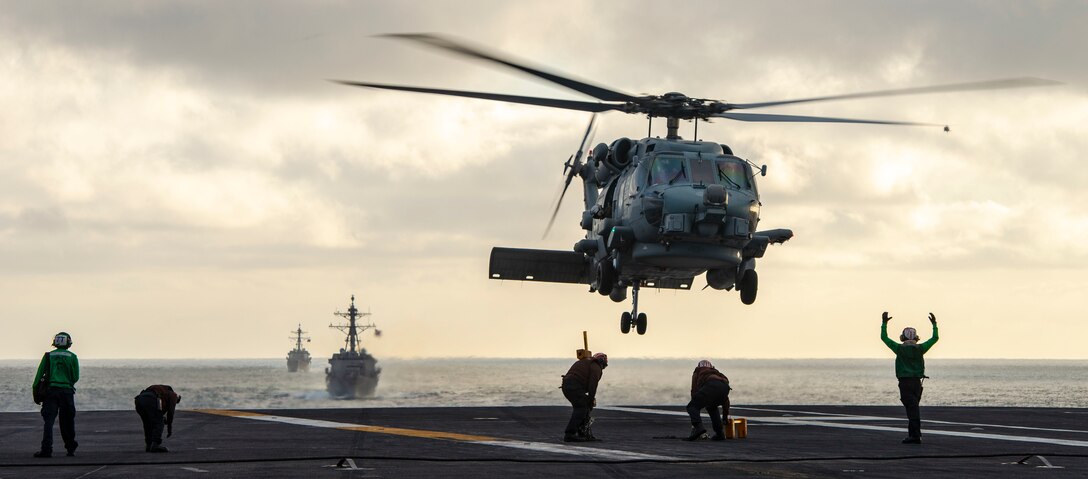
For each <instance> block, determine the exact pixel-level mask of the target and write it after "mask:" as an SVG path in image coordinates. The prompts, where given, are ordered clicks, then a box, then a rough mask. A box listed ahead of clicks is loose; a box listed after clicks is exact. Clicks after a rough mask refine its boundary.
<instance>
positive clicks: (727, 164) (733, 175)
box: [717, 159, 752, 190]
mask: <svg viewBox="0 0 1088 479" xmlns="http://www.w3.org/2000/svg"><path fill="white" fill-rule="evenodd" d="M717 163H718V183H721V184H723V185H726V186H732V187H734V188H741V189H745V190H747V189H751V188H752V186H751V183H750V182H749V181H748V169H747V168H745V167H744V163H741V162H738V161H734V160H727V159H721V160H718V162H717Z"/></svg>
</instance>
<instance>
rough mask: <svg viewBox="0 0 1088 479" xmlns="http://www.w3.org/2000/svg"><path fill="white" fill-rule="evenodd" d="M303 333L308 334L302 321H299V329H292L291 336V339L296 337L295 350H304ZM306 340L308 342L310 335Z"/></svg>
mask: <svg viewBox="0 0 1088 479" xmlns="http://www.w3.org/2000/svg"><path fill="white" fill-rule="evenodd" d="M303 334H306V331H303V330H302V323H299V325H298V329H297V330H295V331H291V335H292V337H291V338H289V339H294V340H295V351H302V335H303ZM306 341H307V342H309V341H310V337H309V336H307V337H306Z"/></svg>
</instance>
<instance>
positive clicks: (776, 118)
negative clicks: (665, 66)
mask: <svg viewBox="0 0 1088 479" xmlns="http://www.w3.org/2000/svg"><path fill="white" fill-rule="evenodd" d="M710 116H713V117H718V118H728V119H730V120H740V121H771V122H794V123H864V124H870V125H910V126H936V127H945V128H947V126H945V125H938V124H936V123H916V122H913V121H884V120H857V119H853V118H832V117H826V116H801V115H768V114H763V113H715V114H713V115H710Z"/></svg>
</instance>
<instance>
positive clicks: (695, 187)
mask: <svg viewBox="0 0 1088 479" xmlns="http://www.w3.org/2000/svg"><path fill="white" fill-rule="evenodd" d="M578 168H579V171H578V172H577V173H578V175H579V176H580V177H581V178H582V180H583V186H584V193H585V210H584V211H583V213H582V220H581V227H582V229H583V230H585V231H586V233H585V238H584V239H582V240H580V241H578V242H577V243H576V244H575V245H574V252H573V254H570V253H563V252H558V251H554V252H547V251H542V250H516V249H509V248H495V249H494V250H493V251H492V258H491V259H492V261H491V272H490V274H491V278H492V279H517V280H529V281H554V282H572V283H583V284H588V285H589V286H590V291H596V292H598V293H600V294H602V295H608V296H610V297H611V298H612V300H613V301H616V302H620V301H624V300H625V299H626V297H627V288H628V287H631V288H633V289H634V290H635V291H637V289H638V288H640V287H651V288H669V289H691V287H692V282H693V280H694V278H695V276H698V275H701V274H704V273H706V275H707V284H708V285H709V286H711V287H713V288H715V289H725V290H730V289H733V287H735V286H736V285H737V283H738V281H740V279H741V278H742V277H743V276H744V275H745V274H747V272H749V271H753V270H754V268H755V259H756V258H759V257H762V256H763V253H764V252H765V251H766V248H767V245H769V244H771V243H778V242H783V241H786V240H788V239H789V238H790V237H791V236H792V232H790V231H789V230H772V231H770V232H763V233H760V232H757V231H756V226H757V225H758V223H759V209H760V201H759V190H758V187H757V185H756V179H755V174H754V171H753V168H752V164H751V163H750V162H748V161H746V160H743V159H741V158H739V157H737V156H735V155H733V153H732V150H731V149H730V148H729V147H728V146H725V145H721V144H718V143H713V142H701V141H683V140H680V139H678V138H674V139H661V138H644V139H642V140H639V141H632V140H630V139H627V138H621V139H619V140H616V141H614V142H612V144H611V145H606V144H603V143H602V144H599V145H597V146H596V147H595V148H594V149H593V151H592V154H591V156H590V157H589V159H588V161H587V162H586V164H585V165H581V166H579V167H578ZM758 171H760V172H761V173H762V171H763V170H758ZM561 270H566V273H565V274H559V272H560V271H561ZM575 270H580V272H579V274H575ZM752 281H754V274H753V279H752ZM753 288H754V286H753ZM636 294H637V293H636ZM742 297H743V296H742ZM751 299H752V300H753V301H754V292H753V293H752V294H751ZM745 302H747V303H750V301H745ZM636 312H637V307H636Z"/></svg>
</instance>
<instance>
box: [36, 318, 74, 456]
mask: <svg viewBox="0 0 1088 479" xmlns="http://www.w3.org/2000/svg"><path fill="white" fill-rule="evenodd" d="M53 347H54V348H56V349H54V350H52V351H50V352H48V353H45V355H44V356H42V361H41V363H39V364H38V372H37V373H36V374H34V384H33V386H31V387H32V388H33V389H32V391H36V390H37V389H38V385H39V384H41V382H42V380H43V379H42V378H43V376H45V380H46V381H48V383H47V384H46V386H47V388H48V389H46V391H45V395H44V396H43V397H41V398H40V399H41V405H42V419H43V420H45V430H44V431H43V433H42V448H41V450H39V451H38V452H35V453H34V457H53V422H54V421H56V419H57V414H58V413H59V414H60V436H61V438H63V439H64V448H65V449H67V450H68V455H69V456H74V455H75V453H76V448H77V447H79V443H78V442H76V397H75V395H76V388H75V384H76V381H79V358H77V357H76V355H75V353H73V352H71V351H69V350H68V348H70V347H72V336H71V335H69V334H68V333H65V332H59V333H57V334H56V335H55V336H53ZM35 402H37V399H35Z"/></svg>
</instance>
